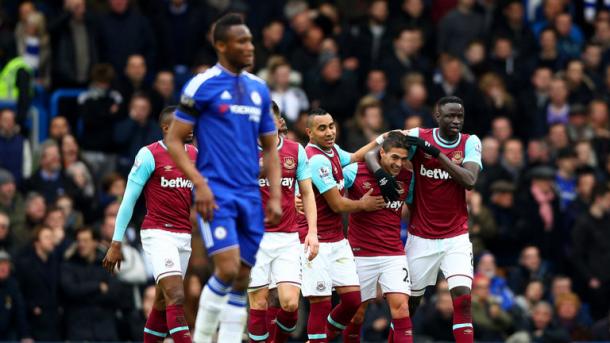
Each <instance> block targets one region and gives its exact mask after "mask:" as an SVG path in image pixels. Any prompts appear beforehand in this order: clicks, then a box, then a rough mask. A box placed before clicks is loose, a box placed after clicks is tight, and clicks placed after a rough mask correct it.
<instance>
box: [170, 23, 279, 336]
mask: <svg viewBox="0 0 610 343" xmlns="http://www.w3.org/2000/svg"><path fill="white" fill-rule="evenodd" d="M213 39H214V48H215V49H216V51H217V54H218V60H219V62H218V64H216V65H215V66H214V67H212V68H210V69H208V70H207V71H206V72H205V73H201V74H198V75H197V76H195V77H194V78H192V79H191V80H190V81H189V82H188V83H187V84H186V85H185V87H184V89H183V91H182V96H181V98H180V105H179V107H178V111H176V119H177V120H175V121H174V122H173V124H172V126H171V127H170V130H169V134H168V137H167V145H168V148H169V152H170V154H171V156H172V158H173V159H174V161H175V162H176V165H178V167H179V168H180V169H181V170H182V171H183V172H184V173H185V174H186V175H187V176H188V177H189V179H191V180H192V181H193V184H194V186H195V199H194V201H195V207H196V209H197V212H198V213H199V214H200V216H199V218H198V221H199V226H200V228H201V232H202V236H203V240H204V242H205V245H206V248H207V251H208V254H209V255H211V256H212V258H213V261H214V275H213V276H212V277H211V278H210V279H209V280H208V283H207V284H206V286H205V287H204V289H203V291H202V293H201V297H200V301H199V312H198V314H197V320H196V324H195V333H194V340H195V341H196V342H197V343H207V342H211V340H212V336H213V335H214V334H215V332H216V329H217V327H218V321H219V314H220V311H221V310H222V309H223V307H225V304H226V303H227V302H228V306H227V307H226V308H225V309H224V310H223V316H226V317H227V318H230V319H231V321H230V322H227V323H225V325H223V330H222V331H221V332H220V333H219V341H221V342H223V343H224V342H228V343H231V342H241V334H242V332H243V327H244V326H245V323H246V318H247V313H246V307H245V306H246V292H245V291H246V288H247V286H248V276H249V274H250V268H251V267H252V266H253V265H254V262H255V256H256V252H257V250H258V245H259V242H260V240H261V238H262V237H263V233H264V231H265V227H264V223H263V209H262V203H261V195H260V190H259V186H258V175H259V164H258V156H259V153H258V148H257V139H260V142H261V146H262V149H263V163H264V166H265V169H266V174H267V178H268V179H269V185H270V187H269V200H268V201H267V206H266V207H265V215H266V217H265V221H266V222H267V223H268V224H269V225H275V224H277V223H278V222H279V220H280V218H281V214H282V207H281V189H280V172H281V171H280V165H279V160H278V152H277V149H276V148H277V146H276V141H277V130H276V128H275V124H274V122H273V117H272V116H271V113H270V111H271V99H270V95H269V90H268V88H267V85H266V84H265V82H264V81H263V80H261V79H260V78H258V77H256V76H254V75H252V74H250V73H248V72H246V71H244V69H245V68H247V67H248V66H250V65H252V63H253V57H254V46H253V45H252V35H251V33H250V30H249V29H248V27H247V26H246V25H245V24H244V22H243V19H242V17H241V16H239V15H237V14H228V15H225V16H224V17H222V18H220V19H219V20H218V21H216V23H215V24H214V28H213ZM193 127H195V128H196V131H195V134H196V137H197V142H198V144H199V149H200V150H199V154H198V156H197V166H194V165H193V164H192V163H191V162H190V161H189V159H188V158H187V155H186V154H185V152H184V150H183V149H182V148H181V143H180V142H181V140H182V139H183V137H185V136H186V135H187V134H188V132H189V131H190V130H191V129H192V128H193ZM229 291H230V292H229Z"/></svg>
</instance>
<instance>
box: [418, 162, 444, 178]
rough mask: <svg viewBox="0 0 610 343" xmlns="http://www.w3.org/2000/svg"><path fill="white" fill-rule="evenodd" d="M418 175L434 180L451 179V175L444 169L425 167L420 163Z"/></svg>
mask: <svg viewBox="0 0 610 343" xmlns="http://www.w3.org/2000/svg"><path fill="white" fill-rule="evenodd" d="M419 175H421V176H425V177H429V178H431V179H435V180H449V179H451V175H449V173H448V172H447V171H446V170H443V169H440V168H435V169H426V167H424V165H423V164H422V165H421V166H420V168H419Z"/></svg>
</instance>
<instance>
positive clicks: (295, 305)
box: [280, 296, 299, 312]
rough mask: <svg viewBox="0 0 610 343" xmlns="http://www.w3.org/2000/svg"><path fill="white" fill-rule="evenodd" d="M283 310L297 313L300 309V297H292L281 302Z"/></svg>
mask: <svg viewBox="0 0 610 343" xmlns="http://www.w3.org/2000/svg"><path fill="white" fill-rule="evenodd" d="M280 305H281V307H282V310H284V311H286V312H295V311H297V310H298V309H299V297H298V296H297V297H296V298H295V297H290V298H288V299H284V300H283V301H282V302H281V304H280Z"/></svg>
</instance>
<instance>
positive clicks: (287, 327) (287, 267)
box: [271, 232, 303, 343]
mask: <svg viewBox="0 0 610 343" xmlns="http://www.w3.org/2000/svg"><path fill="white" fill-rule="evenodd" d="M274 236H275V237H276V241H277V246H278V247H279V248H278V249H277V250H276V251H277V252H278V255H277V257H276V258H275V259H274V260H273V262H272V263H271V274H272V279H274V280H277V291H278V296H279V301H280V306H281V309H280V311H279V312H278V314H277V318H276V331H275V335H274V336H272V337H273V342H274V343H284V342H286V340H287V339H288V336H289V335H290V334H291V333H292V332H294V330H296V325H297V320H298V315H299V313H298V310H299V295H300V293H301V281H302V276H301V255H302V254H303V253H302V251H303V250H302V246H301V243H300V242H299V235H298V233H296V232H295V233H277V234H275V235H274Z"/></svg>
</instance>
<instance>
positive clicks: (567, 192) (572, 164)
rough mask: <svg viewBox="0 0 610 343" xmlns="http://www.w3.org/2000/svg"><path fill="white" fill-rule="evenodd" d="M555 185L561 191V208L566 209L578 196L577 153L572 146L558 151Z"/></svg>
mask: <svg viewBox="0 0 610 343" xmlns="http://www.w3.org/2000/svg"><path fill="white" fill-rule="evenodd" d="M555 163H556V165H557V174H556V176H555V185H556V186H557V190H558V192H559V200H560V202H559V208H560V209H561V211H562V212H563V211H565V210H566V209H567V208H568V207H569V206H570V204H571V203H572V201H574V199H575V198H576V174H575V172H576V154H575V153H574V151H573V150H572V149H571V148H564V149H561V150H559V151H558V152H557V158H556V160H555Z"/></svg>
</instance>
